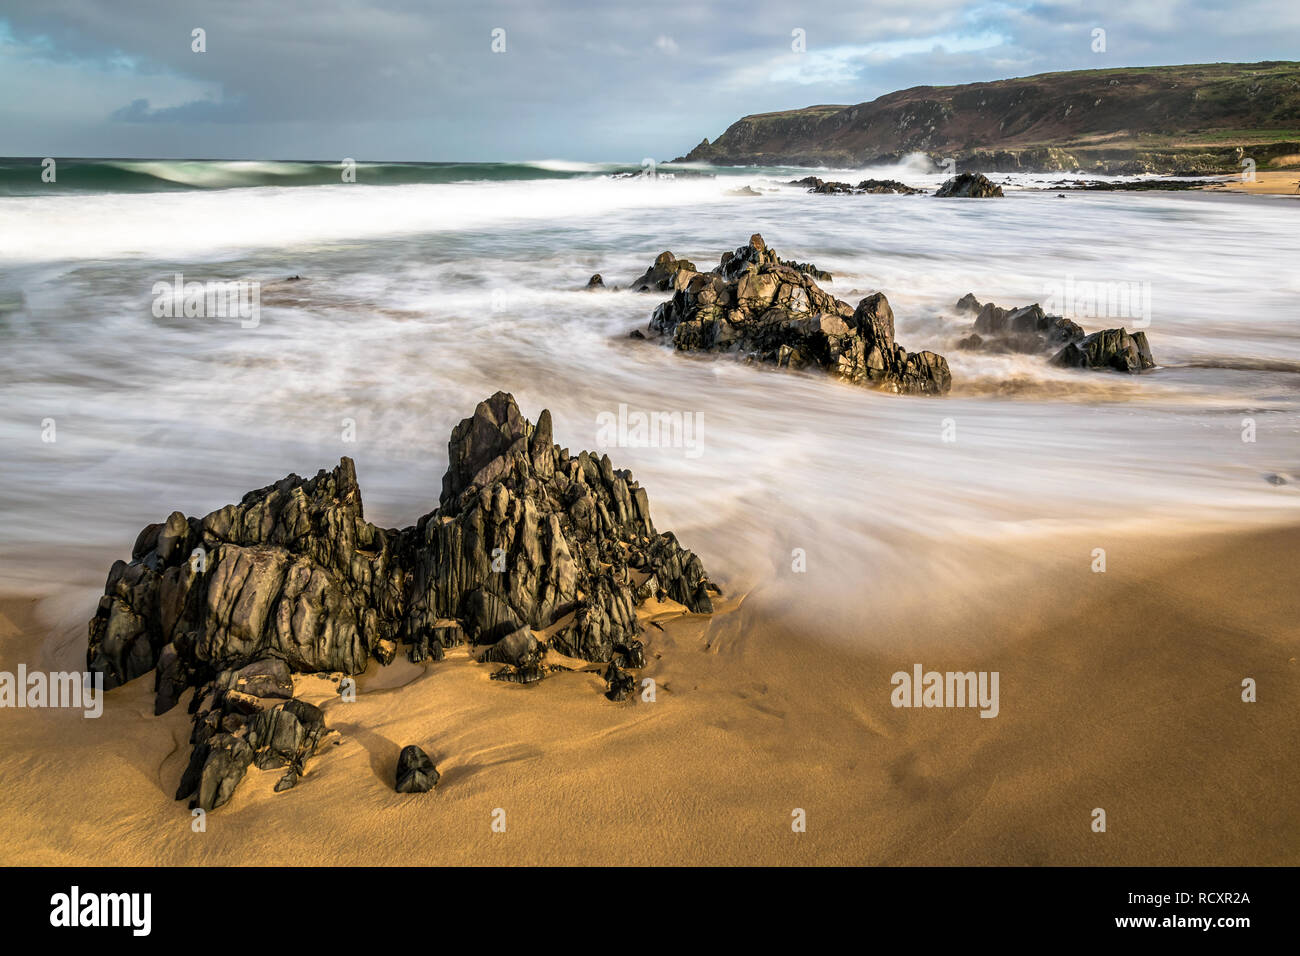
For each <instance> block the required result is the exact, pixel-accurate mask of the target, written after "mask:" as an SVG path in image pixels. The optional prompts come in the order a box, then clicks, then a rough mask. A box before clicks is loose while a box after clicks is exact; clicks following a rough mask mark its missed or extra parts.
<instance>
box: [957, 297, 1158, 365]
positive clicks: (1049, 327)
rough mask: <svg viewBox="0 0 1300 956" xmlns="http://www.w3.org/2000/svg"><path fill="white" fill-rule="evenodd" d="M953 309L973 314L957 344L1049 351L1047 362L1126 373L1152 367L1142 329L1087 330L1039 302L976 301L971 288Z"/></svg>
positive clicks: (1000, 349) (989, 349) (990, 349)
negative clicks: (967, 330)
mask: <svg viewBox="0 0 1300 956" xmlns="http://www.w3.org/2000/svg"><path fill="white" fill-rule="evenodd" d="M956 309H957V311H958V312H959V313H960V312H965V313H970V312H974V313H976V317H975V324H974V326H973V329H972V332H971V334H970V335H968V336H966V337H965V338H963V339H962V340H961V341H959V342H958V343H957V347H958V348H960V349H967V350H978V351H984V352H1017V353H1022V354H1034V353H1040V352H1050V353H1051V354H1052V358H1051V363H1052V364H1053V365H1059V366H1063V367H1067V368H1086V369H1110V370H1113V371H1117V372H1128V373H1130V374H1132V373H1137V372H1143V371H1146V370H1147V369H1149V368H1154V367H1155V364H1156V363H1155V360H1154V358H1153V357H1152V355H1151V346H1150V345H1149V344H1148V343H1147V337H1146V333H1145V332H1142V331H1134V332H1128V331H1126V330H1124V329H1103V330H1101V331H1099V332H1093V333H1092V334H1091V335H1090V334H1088V333H1087V332H1086V331H1084V329H1083V327H1082V326H1080V325H1079V324H1078V323H1077V322H1074V321H1072V320H1071V319H1067V318H1065V317H1064V316H1060V315H1048V314H1047V313H1045V312H1044V311H1043V308H1042V306H1040V305H1039V304H1038V303H1034V304H1033V305H1026V306H1021V307H1020V308H1017V309H1004V308H1002V307H1001V306H997V305H994V304H993V303H992V302H985V303H982V304H981V303H980V301H979V300H978V299H976V298H975V296H974V295H973V294H972V293H967V294H966V295H964V296H962V297H961V298H960V299H958V300H957V305H956Z"/></svg>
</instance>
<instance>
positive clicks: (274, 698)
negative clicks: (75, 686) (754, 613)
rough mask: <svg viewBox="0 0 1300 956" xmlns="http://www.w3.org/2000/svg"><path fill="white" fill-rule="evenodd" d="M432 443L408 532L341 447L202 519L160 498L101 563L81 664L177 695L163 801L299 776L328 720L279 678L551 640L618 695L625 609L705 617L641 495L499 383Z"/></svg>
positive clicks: (632, 633) (696, 586) (512, 660)
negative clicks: (181, 707)
mask: <svg viewBox="0 0 1300 956" xmlns="http://www.w3.org/2000/svg"><path fill="white" fill-rule="evenodd" d="M448 456H449V464H448V468H447V472H446V474H445V475H444V477H443V481H442V493H441V495H440V498H439V505H438V507H437V508H436V509H435V510H433V511H432V512H430V513H429V514H427V515H425V516H424V517H422V518H420V519H419V521H417V522H416V523H415V524H414V525H413V526H411V527H407V528H403V529H400V530H394V529H389V530H385V529H381V528H378V527H376V526H375V525H372V524H370V523H369V522H367V521H366V520H365V518H364V516H363V512H362V503H361V491H360V488H359V486H358V484H357V479H356V474H355V470H354V467H353V463H352V461H351V460H350V459H347V458H344V459H342V460H341V461H340V463H339V464H338V466H337V467H335V468H334V469H333V470H332V471H329V472H327V471H324V470H322V471H320V472H319V473H318V474H317V475H316V476H315V477H314V478H310V479H303V478H300V477H299V476H297V475H289V476H288V477H286V478H283V479H281V480H280V481H278V482H276V483H275V484H273V485H269V486H267V487H265V488H261V489H258V490H256V491H252V492H249V493H248V494H246V495H245V496H244V497H243V499H242V500H241V501H240V502H239V503H238V504H233V505H227V506H226V507H224V508H221V509H218V510H217V511H214V512H212V513H211V514H208V515H207V516H205V517H203V518H194V517H187V516H185V515H183V514H181V513H180V512H173V513H172V514H171V515H170V516H168V518H167V519H166V520H165V521H163V522H160V523H158V524H152V525H149V526H148V527H146V528H145V529H144V530H143V531H141V533H140V535H139V537H138V538H137V539H136V543H135V546H134V547H133V548H132V553H131V560H130V561H129V562H128V561H117V562H116V563H115V564H114V565H113V567H112V569H111V570H110V572H109V575H108V581H107V583H106V585H105V588H104V595H103V597H102V598H100V602H99V607H98V610H97V611H96V613H95V616H94V618H93V619H92V620H91V621H90V625H89V644H88V650H87V662H88V667H89V669H90V670H91V671H93V672H98V673H102V674H103V675H104V682H105V687H108V688H111V687H116V686H118V685H120V684H123V683H125V682H127V681H131V680H134V679H136V678H138V677H141V676H143V675H145V674H148V673H149V672H150V671H153V673H154V684H155V707H154V709H155V713H158V714H161V713H165V712H166V711H168V710H170V709H171V708H172V707H174V706H175V705H176V704H177V703H178V702H179V700H180V699H181V696H182V694H183V693H184V692H185V691H186V690H188V689H191V688H193V689H194V691H195V693H194V696H193V698H192V700H191V703H190V711H191V713H192V714H193V724H194V726H193V733H192V735H191V741H190V742H191V743H192V744H193V746H194V750H193V753H192V755H191V760H190V764H189V767H188V768H187V769H186V771H185V773H184V775H183V777H182V780H181V783H180V786H179V788H178V790H177V793H176V798H177V799H178V800H179V799H185V798H188V797H193V804H192V805H193V806H196V807H201V808H203V809H205V810H206V809H213V808H215V807H217V806H220V805H221V804H222V803H224V802H226V801H227V800H228V799H229V798H230V795H231V794H232V793H233V792H234V789H235V787H236V786H237V785H238V783H239V781H240V780H241V779H242V778H243V776H244V773H245V771H246V770H247V768H248V767H249V766H250V765H252V764H256V765H257V766H258V767H259V768H260V769H271V768H283V770H284V775H283V777H282V778H281V780H280V783H279V784H277V786H276V789H277V790H280V789H287V788H289V787H292V786H293V785H294V784H295V783H296V781H297V779H298V777H299V776H301V774H302V772H303V768H304V765H305V763H306V761H307V760H308V759H310V758H311V757H312V756H313V755H314V754H315V753H316V752H317V750H318V748H319V746H320V744H321V742H322V741H323V740H324V738H325V737H326V736H327V734H328V729H327V728H326V727H325V723H324V718H323V715H322V713H321V711H320V710H319V708H317V707H315V706H314V705H312V704H310V703H307V702H306V701H303V700H297V699H295V698H294V684H293V680H292V676H293V674H295V673H317V672H324V673H327V674H333V675H334V676H335V679H336V680H337V681H338V682H339V683H340V684H342V679H343V677H344V675H353V674H358V673H360V672H361V671H364V670H365V669H366V667H367V665H368V664H369V662H370V660H371V658H374V659H376V660H378V661H379V662H380V663H381V664H388V663H390V662H391V661H392V660H393V659H394V656H395V654H396V652H397V650H398V647H399V646H406V647H407V648H408V656H409V657H410V659H411V660H412V661H417V662H420V661H429V660H433V661H436V660H440V659H441V658H442V656H443V654H444V652H445V650H446V649H447V648H450V647H453V646H456V645H458V644H461V643H464V642H468V643H469V644H470V645H472V646H479V645H487V649H486V652H485V653H484V654H483V655H482V658H481V660H482V661H483V662H485V663H492V664H496V665H499V667H498V668H497V670H496V672H495V673H494V674H493V675H492V676H493V677H494V678H497V679H502V680H507V681H512V682H515V683H526V684H528V683H535V682H537V681H540V680H542V679H543V678H544V677H546V676H547V674H549V673H551V672H552V671H553V669H554V668H555V666H553V665H548V663H547V654H548V652H549V651H551V650H554V651H555V652H556V653H558V654H562V655H565V656H566V657H569V658H578V659H580V660H584V661H590V662H596V663H600V664H605V665H607V666H606V668H605V674H606V680H607V682H608V685H609V694H608V696H610V697H611V699H615V700H622V699H625V698H626V697H627V696H628V692H629V690H630V687H631V680H630V678H629V675H628V674H627V673H626V672H625V671H624V670H623V668H630V669H636V668H640V667H642V666H644V664H645V649H644V646H643V644H642V642H641V641H640V640H639V637H638V635H639V634H640V632H641V625H640V623H639V621H638V618H637V608H638V607H639V606H640V605H642V604H643V603H644V602H645V601H647V600H649V599H650V598H652V597H655V598H659V599H663V600H667V599H671V600H673V601H676V602H677V603H679V604H681V605H682V606H684V607H685V608H686V609H688V610H690V611H693V612H697V613H710V612H711V611H712V600H711V597H710V595H711V594H716V593H717V588H716V587H715V586H714V585H713V584H712V583H711V582H710V581H709V580H708V578H707V576H706V574H705V571H704V568H703V565H702V564H701V562H700V559H699V557H698V556H696V555H695V554H693V553H692V552H690V551H687V550H685V549H684V548H682V547H681V545H680V544H679V543H678V541H677V539H676V537H675V536H674V535H673V534H672V533H671V532H666V533H660V532H658V531H657V530H656V529H655V526H654V524H653V522H652V521H651V518H650V505H649V499H648V497H647V495H646V492H645V490H644V489H643V488H641V487H640V485H638V484H637V482H636V481H635V480H634V479H633V477H632V475H631V474H630V473H629V472H627V471H622V470H618V469H616V468H615V467H614V465H613V463H612V462H611V461H610V459H609V457H608V456H607V455H606V456H602V457H600V458H597V457H596V456H594V455H592V454H590V453H588V452H585V451H584V452H581V453H579V454H578V455H576V456H571V455H570V454H569V452H568V450H567V449H564V448H561V447H560V446H559V445H557V444H555V442H554V441H553V437H552V434H551V416H550V413H549V412H548V411H545V410H543V411H542V413H541V414H540V415H539V416H538V418H537V421H536V422H535V423H533V422H530V421H528V420H526V419H525V418H524V417H523V416H522V414H521V413H520V411H519V408H518V405H517V404H516V403H515V400H514V398H513V397H511V396H510V395H508V394H506V393H503V392H498V393H497V394H495V395H493V396H492V397H491V398H489V399H487V400H486V401H483V402H480V403H479V405H478V407H477V408H476V409H475V410H474V414H473V415H472V416H471V417H470V418H467V419H464V420H463V421H461V422H460V424H459V425H457V426H456V428H455V429H454V431H453V433H452V436H451V440H450V442H449V443H448ZM541 632H545V634H544V635H543V637H542V638H541V639H539V636H538V635H539V634H540V633H541ZM415 769H416V770H418V771H419V772H421V773H424V774H425V777H426V778H428V777H429V776H430V775H429V774H428V773H427V769H428V768H424V767H423V765H422V764H419V762H418V761H415ZM408 776H409V775H408Z"/></svg>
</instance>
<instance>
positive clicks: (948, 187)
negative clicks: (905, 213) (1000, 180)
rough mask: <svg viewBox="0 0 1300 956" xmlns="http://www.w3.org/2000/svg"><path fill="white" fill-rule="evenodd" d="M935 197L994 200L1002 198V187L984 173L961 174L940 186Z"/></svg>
mask: <svg viewBox="0 0 1300 956" xmlns="http://www.w3.org/2000/svg"><path fill="white" fill-rule="evenodd" d="M935 195H936V196H937V197H939V198H940V199H954V198H961V199H992V198H995V197H1000V196H1002V187H1001V186H998V185H995V184H994V183H993V182H992V181H991V180H990V179H989V178H988V177H987V176H985V175H984V174H983V173H961V174H960V175H957V176H954V177H953V178H952V179H950V180H948V181H947V182H946V183H944V184H943V185H942V186H940V187H939V191H938V192H936V193H935Z"/></svg>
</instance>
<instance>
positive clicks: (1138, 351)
mask: <svg viewBox="0 0 1300 956" xmlns="http://www.w3.org/2000/svg"><path fill="white" fill-rule="evenodd" d="M1052 364H1053V365H1060V366H1063V367H1065V368H1087V369H1111V370H1113V371H1116V372H1127V373H1129V374H1130V375H1132V374H1135V373H1137V372H1144V371H1146V370H1147V369H1149V368H1154V367H1155V364H1156V363H1155V359H1154V358H1152V356H1151V346H1150V345H1148V344H1147V334H1146V333H1145V332H1142V331H1137V332H1129V331H1127V330H1125V329H1102V330H1101V331H1100V332H1093V333H1092V334H1091V335H1087V336H1084V337H1083V338H1081V339H1079V341H1077V342H1071V343H1070V344H1069V345H1067V346H1066V347H1065V348H1063V349H1061V351H1059V352H1057V353H1056V355H1054V356H1053V357H1052Z"/></svg>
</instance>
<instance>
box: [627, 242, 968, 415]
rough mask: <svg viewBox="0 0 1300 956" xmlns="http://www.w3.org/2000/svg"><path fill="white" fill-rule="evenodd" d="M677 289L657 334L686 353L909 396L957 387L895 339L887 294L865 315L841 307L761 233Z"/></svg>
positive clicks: (678, 280)
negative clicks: (829, 376)
mask: <svg viewBox="0 0 1300 956" xmlns="http://www.w3.org/2000/svg"><path fill="white" fill-rule="evenodd" d="M664 255H670V254H669V253H665V254H664ZM664 255H661V256H660V257H659V259H657V260H656V267H658V266H659V264H660V263H661V262H663V261H664ZM676 261H678V262H680V261H681V260H676ZM803 265H805V266H806V264H803ZM672 287H673V290H674V291H673V297H672V298H671V299H670V300H668V301H667V302H664V303H662V304H661V305H660V306H659V307H658V308H657V309H655V312H654V316H653V317H652V318H651V320H650V331H651V333H652V334H654V335H658V336H664V337H666V338H670V339H671V340H672V343H673V345H674V346H675V347H676V348H677V349H679V350H681V351H707V352H740V353H742V354H745V355H747V356H749V357H751V358H752V359H756V360H757V361H761V362H770V363H773V364H775V365H778V366H780V367H783V368H804V367H813V366H816V367H821V368H824V369H826V370H828V371H830V372H832V373H834V374H835V375H837V376H839V377H840V378H843V379H845V380H846V381H850V382H854V383H858V384H862V385H868V386H871V387H875V388H880V389H883V390H886V391H893V392H900V393H905V394H916V395H941V394H943V393H945V392H947V391H948V390H949V388H950V387H951V385H952V376H951V374H950V373H949V371H948V363H947V361H946V360H945V359H944V358H943V356H941V355H937V354H935V353H934V352H908V351H907V350H906V349H904V348H903V347H902V346H901V345H898V344H897V343H896V342H895V341H894V313H893V311H892V310H891V309H890V307H889V301H888V300H887V299H886V298H885V296H884V295H883V294H882V293H879V292H877V293H874V294H872V295H870V296H867V297H866V298H865V299H863V300H862V301H861V302H859V303H858V305H857V307H856V308H854V307H853V306H851V305H849V304H848V303H847V302H841V301H839V300H838V299H836V298H834V297H833V296H831V295H829V294H827V293H826V292H823V291H822V290H821V289H820V288H819V287H818V286H817V283H816V282H815V281H814V278H813V274H812V272H810V271H808V270H807V269H804V268H802V267H801V266H799V265H796V264H792V263H788V262H785V261H783V260H781V259H780V258H778V257H777V255H776V254H775V252H773V251H772V250H771V249H769V248H768V247H767V244H766V243H765V242H764V241H763V237H762V236H760V235H757V234H755V235H753V236H751V237H750V240H749V244H748V245H745V246H741V247H740V248H739V249H737V250H736V251H735V252H727V253H723V256H722V261H721V262H720V263H719V264H718V266H717V267H716V268H714V269H713V271H712V272H707V273H706V272H696V271H695V270H694V269H693V268H690V269H685V268H682V269H676V270H674V272H673V282H672Z"/></svg>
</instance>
